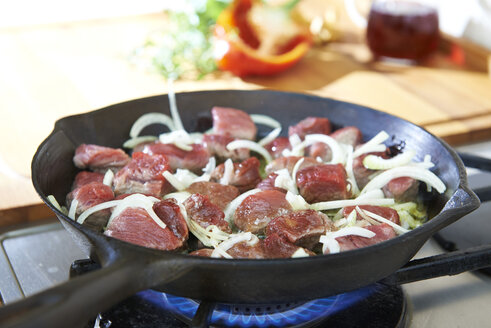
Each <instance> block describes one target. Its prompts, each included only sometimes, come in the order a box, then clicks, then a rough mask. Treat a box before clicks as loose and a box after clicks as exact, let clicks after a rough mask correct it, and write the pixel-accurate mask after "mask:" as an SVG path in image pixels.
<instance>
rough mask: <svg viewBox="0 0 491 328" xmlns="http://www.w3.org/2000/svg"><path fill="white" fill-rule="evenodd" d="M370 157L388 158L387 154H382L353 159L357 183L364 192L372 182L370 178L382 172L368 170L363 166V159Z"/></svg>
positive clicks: (364, 155) (365, 155) (363, 155)
mask: <svg viewBox="0 0 491 328" xmlns="http://www.w3.org/2000/svg"><path fill="white" fill-rule="evenodd" d="M368 155H375V156H381V157H382V158H388V156H387V153H385V152H380V153H367V154H362V155H360V156H358V157H355V158H354V159H353V175H354V176H355V179H356V183H357V184H358V188H360V190H362V189H363V188H364V187H365V186H366V185H367V183H368V182H370V177H371V176H372V175H373V174H377V173H379V172H380V171H377V170H370V169H367V168H366V167H365V166H364V165H363V159H365V157H367V156H368Z"/></svg>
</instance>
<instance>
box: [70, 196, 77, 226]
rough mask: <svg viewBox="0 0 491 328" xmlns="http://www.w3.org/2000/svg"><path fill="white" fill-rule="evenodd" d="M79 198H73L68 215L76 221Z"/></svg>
mask: <svg viewBox="0 0 491 328" xmlns="http://www.w3.org/2000/svg"><path fill="white" fill-rule="evenodd" d="M77 206H78V199H74V200H72V203H71V204H70V210H69V211H68V217H69V218H70V219H72V220H74V221H75V215H76V214H77Z"/></svg>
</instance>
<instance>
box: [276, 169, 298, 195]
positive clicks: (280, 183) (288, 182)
mask: <svg viewBox="0 0 491 328" xmlns="http://www.w3.org/2000/svg"><path fill="white" fill-rule="evenodd" d="M274 173H275V174H277V176H276V179H275V180H274V186H275V187H276V188H281V189H285V190H287V191H289V192H291V193H293V194H298V191H297V186H296V184H295V181H293V179H292V177H291V176H290V172H288V169H286V168H285V169H281V170H278V171H275V172H274Z"/></svg>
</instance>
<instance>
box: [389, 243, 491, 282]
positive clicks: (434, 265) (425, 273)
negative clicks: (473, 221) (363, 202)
mask: <svg viewBox="0 0 491 328" xmlns="http://www.w3.org/2000/svg"><path fill="white" fill-rule="evenodd" d="M489 266H491V245H483V246H478V247H472V248H469V249H466V250H463V251H455V252H451V253H446V254H440V255H435V256H430V257H425V258H422V259H417V260H412V261H410V262H408V263H407V264H406V265H405V266H404V267H402V268H401V269H399V270H398V271H396V272H395V273H393V274H391V275H390V276H388V277H386V278H384V279H383V280H381V282H382V283H385V284H390V285H400V284H407V283H410V282H414V281H420V280H426V279H431V278H436V277H442V276H453V275H456V274H459V273H463V272H466V271H473V270H478V269H483V268H486V267H489Z"/></svg>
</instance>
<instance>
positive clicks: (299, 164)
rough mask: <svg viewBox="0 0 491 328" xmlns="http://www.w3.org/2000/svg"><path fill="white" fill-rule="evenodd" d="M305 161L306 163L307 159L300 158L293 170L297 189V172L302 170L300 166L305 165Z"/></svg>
mask: <svg viewBox="0 0 491 328" xmlns="http://www.w3.org/2000/svg"><path fill="white" fill-rule="evenodd" d="M304 161H305V157H302V158H300V159H299V160H298V161H297V162H296V163H295V166H294V167H293V170H292V179H293V181H294V182H295V189H296V186H297V172H298V170H300V166H301V165H302V164H303V162H304Z"/></svg>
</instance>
